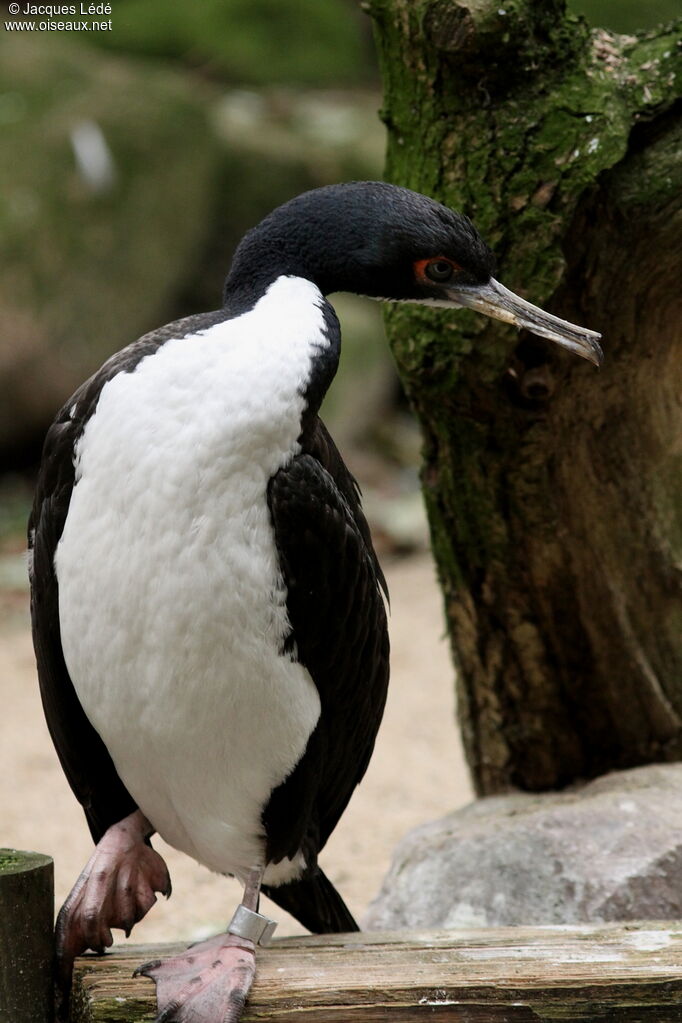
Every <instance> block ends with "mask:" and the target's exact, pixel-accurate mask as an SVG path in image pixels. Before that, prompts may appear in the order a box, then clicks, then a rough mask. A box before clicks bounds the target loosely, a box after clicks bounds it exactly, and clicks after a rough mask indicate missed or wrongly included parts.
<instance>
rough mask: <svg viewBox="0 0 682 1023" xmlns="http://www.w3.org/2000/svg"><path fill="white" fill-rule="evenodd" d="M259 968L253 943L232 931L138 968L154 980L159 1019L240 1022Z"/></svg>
mask: <svg viewBox="0 0 682 1023" xmlns="http://www.w3.org/2000/svg"><path fill="white" fill-rule="evenodd" d="M255 974H256V955H255V946H254V943H253V942H252V941H249V940H248V939H246V938H240V937H237V936H236V935H232V934H220V935H218V937H216V938H210V939H209V940H208V941H202V942H200V943H199V944H197V945H192V946H190V948H188V949H187V951H186V952H184V953H182V954H181V955H177V956H171V957H170V958H169V959H163V960H158V961H156V962H151V963H145V964H144V965H143V966H140V967H139V969H137V970H135V976H140V975H141V976H144V977H149V978H150V979H151V980H153V981H154V983H155V984H156V1000H157V1007H158V1016H157V1017H156V1020H155V1023H237V1020H239V1019H240V1017H241V1014H242V1010H243V1008H244V1003H245V1001H246V998H247V995H248V993H249V991H250V990H251V985H252V984H253V978H254V976H255Z"/></svg>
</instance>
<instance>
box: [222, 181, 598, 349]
mask: <svg viewBox="0 0 682 1023" xmlns="http://www.w3.org/2000/svg"><path fill="white" fill-rule="evenodd" d="M494 264H495V261H494V258H493V254H492V252H491V251H490V249H489V248H488V246H487V245H486V243H485V242H484V241H483V239H482V238H481V236H480V235H479V233H478V231H477V230H476V228H475V227H474V226H473V224H472V223H471V221H470V220H469V219H468V218H467V217H465V216H463V215H462V214H461V213H456V212H454V211H453V210H450V209H448V208H447V207H446V206H443V205H442V204H441V203H439V202H436V201H435V200H434V199H430V198H428V197H427V196H425V195H420V194H419V193H418V192H412V191H410V189H408V188H400V187H398V186H396V185H389V184H386V183H385V182H381V181H354V182H349V183H346V184H340V185H328V186H326V187H324V188H316V189H313V190H312V191H310V192H304V193H303V194H302V195H299V196H297V197H296V198H295V199H292V200H291V201H290V202H287V203H285V204H284V205H283V206H280V207H278V208H277V209H276V210H274V211H273V212H272V213H270V214H269V216H267V217H266V218H265V219H264V220H263V221H261V223H260V224H258V226H257V227H255V228H253V230H251V231H249V233H248V234H247V235H245V237H244V238H243V240H242V241H241V243H240V245H239V247H238V248H237V251H236V253H235V257H234V261H233V264H232V269H231V271H230V274H229V277H228V278H227V281H226V284H225V302H226V305H228V306H229V307H230V308H231V309H234V310H237V309H240V308H241V309H244V308H249V306H250V305H252V304H253V303H254V301H256V300H257V299H258V298H259V297H260V296H261V295H262V294H263V293H264V292H265V290H266V289H267V287H268V286H269V285H270V284H271V283H272V282H273V281H274V280H276V279H277V278H278V277H280V276H283V275H290V276H298V277H304V278H306V279H307V280H311V281H313V282H314V283H315V284H316V285H317V286H318V287H319V289H320V291H321V292H322V294H324V295H328V294H330V293H331V292H335V291H350V292H354V293H355V294H358V295H368V296H370V297H372V298H382V299H387V300H389V301H396V302H401V301H403V302H404V301H407V302H423V303H426V304H429V305H433V304H436V305H442V306H450V307H461V306H469V307H470V308H474V309H478V310H479V311H480V312H483V313H485V314H486V315H488V316H492V317H495V318H497V319H502V320H506V321H508V322H511V323H516V324H517V326H521V327H525V328H527V329H528V330H531V331H533V332H534V333H538V334H541V335H542V336H544V337H549V338H551V339H552V340H554V341H557V342H558V343H559V344H562V345H564V346H565V347H567V348H570V349H572V350H573V351H575V352H577V354H579V355H583V356H584V357H586V358H588V359H590V360H591V361H593V362H598V361H599V360H600V356H601V352H600V349H599V346H598V344H597V343H596V337H597V336H598V335H594V334H593V332H592V331H584V330H582V329H581V328H577V327H574V326H573V325H572V324H568V323H566V322H565V321H563V320H558V319H557V318H556V317H552V316H549V314H548V313H544V312H543V311H542V310H540V309H537V308H536V307H535V306H531V305H530V304H529V303H527V302H524V300H523V299H520V298H518V296H516V295H514V294H513V293H512V292H510V291H508V290H507V289H506V288H504V287H503V286H502V285H501V284H499V283H498V282H497V281H495V280H494V278H493V277H492V273H493V270H494Z"/></svg>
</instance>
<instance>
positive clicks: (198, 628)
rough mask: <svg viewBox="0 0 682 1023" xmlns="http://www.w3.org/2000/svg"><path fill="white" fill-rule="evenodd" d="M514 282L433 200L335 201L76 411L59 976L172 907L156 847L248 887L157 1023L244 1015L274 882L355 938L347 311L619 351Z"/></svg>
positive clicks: (69, 409) (68, 473) (50, 647)
mask: <svg viewBox="0 0 682 1023" xmlns="http://www.w3.org/2000/svg"><path fill="white" fill-rule="evenodd" d="M492 269H493V258H492V255H491V252H490V250H489V249H488V247H487V246H486V244H485V243H484V242H483V241H482V239H481V238H480V236H479V235H478V233H477V232H476V230H475V229H474V227H473V226H472V224H471V223H470V221H469V220H468V219H467V218H466V217H464V216H462V215H460V214H458V213H455V212H453V211H451V210H449V209H447V208H446V207H444V206H442V205H440V204H439V203H438V202H435V201H434V200H432V199H429V198H426V197H425V196H423V195H419V194H417V193H415V192H411V191H409V190H407V189H405V188H398V187H395V186H392V185H388V184H384V183H380V182H354V183H350V184H343V185H336V186H330V187H325V188H319V189H315V190H313V191H311V192H307V193H305V194H304V195H300V196H298V197H297V198H295V199H293V200H292V201H290V202H288V203H286V204H285V205H284V206H281V207H279V208H278V209H276V210H275V211H274V212H273V213H271V214H270V215H269V216H268V217H266V218H265V220H263V221H262V223H260V224H259V225H258V226H257V227H255V228H254V229H253V230H252V231H250V232H249V233H248V234H247V235H246V236H245V238H244V239H243V241H242V242H241V244H240V245H239V247H238V249H237V252H236V254H235V257H234V262H233V265H232V268H231V271H230V274H229V276H228V278H227V282H226V285H225V292H224V304H223V306H222V308H220V309H218V310H217V311H216V312H211V313H206V314H204V315H199V316H191V317H189V318H187V319H183V320H178V321H176V322H174V323H171V324H169V325H168V326H165V327H161V328H160V329H159V330H156V331H153V332H152V333H150V334H146V335H145V336H144V337H142V338H140V339H139V340H138V341H135V342H134V343H133V344H131V345H129V346H128V347H127V348H125V349H123V350H122V351H121V352H119V353H118V354H116V355H113V356H112V357H111V358H110V359H109V360H108V361H107V362H106V363H105V364H104V365H103V366H102V368H101V369H100V370H99V371H98V372H97V373H95V375H94V376H93V377H91V378H90V379H89V380H88V381H86V382H85V383H84V384H83V385H82V386H81V387H80V388H79V390H78V391H77V392H76V393H75V394H74V395H73V397H72V398H71V399H70V400H69V401H68V402H67V403H66V405H65V406H64V408H63V409H62V411H61V412H60V413H59V415H58V416H57V418H56V420H55V422H54V424H53V425H52V427H51V428H50V430H49V433H48V435H47V439H46V442H45V449H44V454H43V461H42V467H41V470H40V477H39V480H38V485H37V492H36V497H35V504H34V507H33V512H32V515H31V520H30V524H29V544H30V551H31V583H32V613H33V630H34V641H35V649H36V656H37V662H38V672H39V676H40V685H41V690H42V698H43V703H44V707H45V714H46V717H47V721H48V725H49V728H50V732H51V735H52V738H53V740H54V743H55V746H56V748H57V752H58V754H59V757H60V759H61V763H62V765H63V768H64V770H65V772H66V775H67V778H68V780H69V782H70V784H71V786H72V788H73V791H74V793H75V794H76V796H77V798H78V799H79V800H80V802H81V804H82V805H83V808H84V810H85V814H86V817H87V820H88V823H89V825H90V829H91V832H92V836H93V839H94V841H95V843H96V848H95V851H94V853H93V855H92V857H91V859H90V861H89V862H88V864H87V865H86V867H85V869H84V870H83V872H82V874H81V876H80V877H79V879H78V881H77V882H76V885H75V887H74V889H73V891H72V892H71V894H70V895H69V897H68V899H67V901H66V903H65V905H64V907H63V908H62V910H61V913H60V916H59V920H58V927H57V938H58V956H59V962H60V970H61V980H62V984H63V985H64V986H68V980H69V976H70V972H71V967H72V963H73V959H74V957H75V956H76V955H78V954H80V953H81V952H83V951H84V950H85V949H87V948H91V949H94V950H103V949H104V948H105V947H106V946H108V945H110V944H111V941H112V938H111V928H112V927H113V928H117V927H120V928H123V929H124V930H125V931H126V932H129V931H130V929H131V928H132V926H133V924H134V923H135V922H136V921H138V920H140V919H141V918H142V917H143V916H144V915H145V913H146V912H147V911H148V910H149V908H150V907H151V905H152V904H153V903H154V901H155V898H156V896H155V892H164V893H166V894H168V893H170V879H169V876H168V871H167V869H166V866H165V864H164V862H163V860H162V859H161V857H160V856H159V854H158V853H157V852H155V851H154V850H153V849H152V847H151V843H150V836H151V835H153V833H154V832H158V833H159V834H160V835H161V836H163V838H164V839H165V840H166V841H167V842H169V843H170V844H171V845H173V846H175V847H176V848H177V849H180V850H182V851H183V852H185V853H187V854H188V855H189V856H192V857H194V858H195V859H196V860H198V861H199V862H201V863H203V864H205V865H206V866H207V867H209V868H210V869H211V870H213V871H217V872H219V873H222V874H232V875H234V876H236V877H237V878H238V879H239V880H240V881H241V882H242V883H243V884H244V900H243V902H242V904H241V906H240V907H239V908H238V910H237V912H236V913H235V916H234V918H233V920H232V923H231V924H230V926H229V928H228V931H227V932H226V933H225V934H223V935H221V936H219V937H218V938H215V939H212V940H211V941H209V942H206V943H204V944H203V945H199V946H194V947H193V948H192V949H191V950H190V951H189V952H188V953H187V954H186V955H184V956H177V957H174V958H173V959H171V960H167V961H165V962H162V963H152V964H147V965H146V966H145V967H143V968H142V972H144V973H145V974H146V975H147V976H150V977H152V978H153V979H154V980H155V981H156V984H157V998H158V1004H159V1017H158V1018H159V1020H164V1021H170V1020H177V1021H184V1020H190V1019H191V1020H192V1021H196V1020H201V1021H205V1023H213V1021H214V1020H221V1021H223V1020H226V1021H227V1020H232V1019H237V1018H238V1016H239V1014H240V1007H241V1005H242V1004H243V1001H244V998H245V997H246V995H247V993H248V990H249V987H250V984H251V981H252V978H253V975H254V969H255V967H254V963H255V945H256V944H257V943H259V942H263V941H264V940H265V939H266V938H267V936H268V935H269V933H270V931H271V930H272V927H271V925H270V923H269V922H268V921H267V919H266V918H265V917H264V916H262V915H261V914H260V913H259V912H258V908H259V907H258V894H259V890H260V888H261V885H262V888H263V890H264V891H266V892H267V894H268V895H269V896H270V897H271V898H272V899H274V901H275V902H276V903H278V904H279V905H280V906H283V907H284V908H285V909H287V910H288V911H289V912H291V913H292V914H293V915H294V916H295V917H297V918H298V920H299V921H301V923H302V924H304V925H305V926H306V927H307V928H309V929H311V930H313V931H316V932H331V931H348V930H353V929H356V924H355V922H354V920H353V918H352V916H351V914H350V913H349V911H348V909H347V908H346V906H345V905H344V903H343V901H342V899H341V897H340V895H339V894H338V893H337V892H336V890H335V889H334V887H333V886H332V884H331V883H330V882H329V880H328V879H327V878H326V877H325V875H324V874H323V873H322V871H321V870H320V868H319V867H318V865H317V856H318V853H319V851H320V850H321V849H322V847H323V846H324V844H325V842H326V841H327V839H328V837H329V835H330V833H331V832H332V830H333V829H334V827H335V825H336V823H337V821H338V820H339V817H340V815H341V814H342V813H343V810H344V808H345V806H346V804H347V803H348V800H349V799H350V796H351V794H352V792H353V790H354V788H355V786H356V785H357V783H358V782H359V780H360V779H361V778H362V776H363V774H364V772H365V769H366V767H367V764H368V761H369V758H370V755H371V752H372V748H373V745H374V740H375V736H376V733H377V729H378V727H379V722H380V720H381V716H382V711H383V707H384V701H385V697H386V686H387V681H388V639H387V631H386V614H385V609H384V599H383V593H382V591H384V593H385V584H384V579H383V576H382V573H381V569H380V568H379V565H378V563H377V559H376V555H375V553H374V550H373V548H372V542H371V538H370V534H369V529H368V527H367V522H366V520H365V518H364V516H363V513H362V510H361V506H360V496H359V491H358V488H357V485H356V483H355V480H354V479H353V477H352V476H351V474H350V472H349V471H348V469H347V468H346V466H345V465H344V463H343V460H342V458H341V456H340V455H339V453H338V451H337V449H336V447H335V446H334V443H333V441H332V439H331V437H330V436H329V434H328V432H327V430H326V429H325V427H324V425H323V423H322V422H321V420H320V419H319V417H318V410H319V407H320V403H321V401H322V399H323V397H324V395H325V392H326V391H327V389H328V387H329V385H330V384H331V382H332V378H333V376H334V373H335V372H336V368H337V364H338V359H339V348H340V342H341V335H340V329H339V324H338V321H337V318H336V315H335V313H334V310H333V308H332V306H331V305H330V304H329V302H328V300H327V298H326V296H327V295H329V294H330V293H332V292H337V291H349V292H354V293H356V294H359V295H366V296H370V297H372V298H379V299H387V300H392V301H410V302H422V303H425V304H426V305H438V306H449V307H452V308H458V307H461V306H467V307H469V308H473V309H477V310H480V311H481V312H483V313H486V314H487V315H489V316H493V317H497V318H499V319H502V320H506V321H509V322H512V323H515V324H517V325H518V326H520V327H524V328H526V329H528V330H530V331H532V332H534V333H536V334H540V335H542V336H544V337H547V338H551V339H552V340H554V341H556V342H558V343H559V344H560V345H563V346H564V347H566V348H568V349H570V350H572V351H574V352H576V353H577V354H579V355H582V356H584V357H585V358H587V359H589V360H591V361H592V362H594V363H599V361H600V359H601V351H600V348H599V345H598V343H597V338H598V337H599V335H598V334H595V333H593V332H591V331H587V330H583V329H581V328H578V327H575V326H573V325H572V324H569V323H566V322H565V321H563V320H559V319H557V318H556V317H553V316H550V315H548V314H547V313H544V312H542V311H541V310H539V309H537V308H536V307H534V306H531V305H530V304H529V303H527V302H525V301H523V300H522V299H520V298H518V297H517V296H515V295H513V294H512V293H511V292H509V291H507V290H506V289H505V288H504V287H502V285H500V284H499V283H498V282H496V281H495V280H494V279H493V278H492V276H491V273H492ZM216 963H219V964H220V966H219V967H218V968H216V965H215V964H216Z"/></svg>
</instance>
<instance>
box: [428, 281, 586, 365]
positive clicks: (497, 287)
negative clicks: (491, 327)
mask: <svg viewBox="0 0 682 1023" xmlns="http://www.w3.org/2000/svg"><path fill="white" fill-rule="evenodd" d="M448 296H449V297H450V298H451V299H452V300H453V301H454V302H457V304H458V305H463V306H467V307H468V308H469V309H476V310H477V312H479V313H485V315H486V316H491V317H492V318H493V319H495V320H504V322H505V323H514V324H515V325H516V326H517V327H523V328H525V330H530V331H531V333H533V334H539V335H540V337H547V338H549V339H550V341H556V342H557V344H560V345H561V346H562V347H563V348H568V349H569V351H571V352H575V354H576V355H581V356H582V357H583V359H589V361H590V362H593V363H594V364H595V366H600V365H601V363H602V360H603V358H604V353H603V352H602V350H601V346H600V345H599V338H600V337H601V334H597V333H596V331H594V330H587V329H586V328H585V327H577V326H576V325H575V324H574V323H569V322H568V321H567V320H560V319H559V317H558V316H552V315H551V314H550V313H546V312H544V311H543V310H542V309H538V307H537V306H535V305H531V303H530V302H526V301H525V299H523V298H519V296H518V295H515V294H514V292H513V291H509V289H508V288H505V287H504V285H503V284H500V282H499V281H496V280H495V279H494V278H493V277H491V278H490V280H489V281H488V283H487V284H479V285H473V286H468V285H465V286H462V287H458V288H451V289H449V290H448Z"/></svg>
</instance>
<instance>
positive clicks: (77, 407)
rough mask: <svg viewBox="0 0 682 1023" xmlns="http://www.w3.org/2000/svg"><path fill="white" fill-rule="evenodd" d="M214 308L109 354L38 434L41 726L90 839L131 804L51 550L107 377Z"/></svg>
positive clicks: (35, 520)
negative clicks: (79, 664) (92, 707)
mask: <svg viewBox="0 0 682 1023" xmlns="http://www.w3.org/2000/svg"><path fill="white" fill-rule="evenodd" d="M220 316H222V317H223V318H224V313H222V314H212V313H209V314H206V315H204V316H200V317H189V318H187V319H185V320H180V321H176V322H175V323H171V324H168V326H166V327H162V328H161V329H160V330H157V331H153V332H152V333H150V334H146V335H145V336H144V337H143V338H140V340H139V341H136V342H135V343H134V344H132V345H130V346H129V347H128V348H124V349H123V350H122V351H121V352H118V353H117V354H116V355H114V356H112V357H111V359H109V360H108V361H107V362H106V363H105V364H104V365H103V366H102V368H101V369H100V370H99V371H98V372H97V373H95V375H94V376H92V377H91V378H90V379H89V380H87V381H86V382H85V383H84V384H83V385H82V386H81V387H80V388H79V389H78V390H77V391H76V393H75V394H74V395H73V397H72V398H70V399H69V401H68V402H67V403H66V405H64V407H63V408H62V409H61V411H60V412H59V413H58V415H57V417H56V419H55V421H54V423H53V424H52V426H51V427H50V429H49V430H48V433H47V436H46V438H45V445H44V448H43V457H42V462H41V466H40V472H39V475H38V480H37V484H36V493H35V499H34V502H33V509H32V511H31V516H30V519H29V524H28V546H29V572H30V579H31V620H32V625H33V643H34V647H35V652H36V661H37V666H38V678H39V681H40V692H41V696H42V701H43V708H44V710H45V717H46V719H47V726H48V728H49V731H50V735H51V736H52V741H53V742H54V745H55V748H56V750H57V754H58V756H59V759H60V761H61V764H62V767H63V769H64V772H65V774H66V777H67V779H68V781H69V784H70V785H71V788H72V789H73V791H74V794H75V795H76V797H77V799H78V800H79V802H80V803H81V804H82V806H83V809H84V810H85V814H86V817H87V820H88V824H89V826H90V830H91V832H92V836H93V838H94V840H95V841H96V842H97V841H99V839H100V837H101V836H102V835H103V833H104V832H105V831H106V830H107V828H108V827H110V826H111V825H112V824H115V823H116V822H117V821H119V820H121V819H122V818H123V817H125V816H127V815H128V814H129V813H132V811H133V810H135V809H136V805H135V802H134V800H133V798H132V796H131V795H130V794H129V792H128V791H127V790H126V788H125V786H124V785H123V782H122V781H121V780H120V778H119V777H118V774H117V773H116V769H115V767H114V764H113V762H112V759H111V757H110V756H109V753H108V751H107V748H106V746H105V745H104V743H103V742H102V740H101V739H100V737H99V735H98V733H97V732H96V731H95V729H94V728H93V726H92V725H91V724H90V721H89V720H88V718H87V717H86V715H85V712H84V710H83V708H82V707H81V704H80V702H79V700H78V696H77V695H76V691H75V689H74V687H73V683H72V681H71V678H70V677H69V672H68V669H67V667H66V663H65V661H64V653H63V651H62V643H61V633H60V627H59V587H58V582H57V576H56V574H55V568H54V558H55V552H56V550H57V544H58V543H59V540H60V538H61V535H62V532H63V530H64V523H65V522H66V517H67V514H68V510H69V502H70V500H71V492H72V490H73V487H74V485H75V467H74V449H75V445H76V443H77V441H78V439H79V437H80V436H81V434H82V432H83V429H84V427H85V424H86V423H87V421H88V419H89V418H90V416H91V415H92V414H93V412H94V410H95V408H96V406H97V402H98V400H99V396H100V393H101V391H102V388H103V387H104V385H105V384H106V383H107V382H108V381H109V380H111V379H112V378H113V377H114V376H116V375H117V374H118V373H125V372H132V371H133V370H134V369H135V367H136V366H137V365H138V363H139V362H140V360H141V359H143V358H144V357H145V356H147V355H151V354H153V353H154V352H155V351H156V350H157V349H158V348H159V346H160V345H162V344H163V343H164V342H165V341H167V340H170V339H171V338H176V337H183V336H186V335H187V334H190V333H193V332H195V331H196V330H197V329H201V328H202V327H205V326H208V325H210V323H211V322H213V320H214V319H216V318H219V317H220ZM94 570H95V567H94V566H93V571H94Z"/></svg>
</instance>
